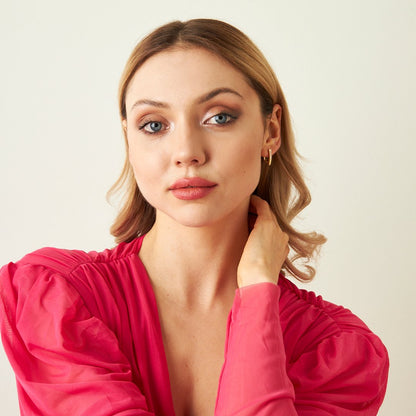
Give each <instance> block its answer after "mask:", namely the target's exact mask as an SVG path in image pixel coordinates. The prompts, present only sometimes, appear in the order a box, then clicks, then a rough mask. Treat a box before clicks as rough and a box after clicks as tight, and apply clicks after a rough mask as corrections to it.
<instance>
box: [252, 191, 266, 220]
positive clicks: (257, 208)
mask: <svg viewBox="0 0 416 416" xmlns="http://www.w3.org/2000/svg"><path fill="white" fill-rule="evenodd" d="M250 212H253V213H254V214H257V215H261V216H264V215H267V214H269V213H270V207H269V204H268V203H267V202H266V201H265V200H264V199H261V198H260V197H259V196H257V195H251V199H250Z"/></svg>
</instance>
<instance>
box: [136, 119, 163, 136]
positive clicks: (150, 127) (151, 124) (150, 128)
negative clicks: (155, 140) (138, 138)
mask: <svg viewBox="0 0 416 416" xmlns="http://www.w3.org/2000/svg"><path fill="white" fill-rule="evenodd" d="M139 129H140V130H144V131H145V132H146V133H150V134H153V133H159V132H160V131H161V130H162V129H163V123H162V122H160V121H148V122H146V123H144V124H142V125H141V126H139Z"/></svg>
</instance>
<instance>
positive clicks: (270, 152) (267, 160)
mask: <svg viewBox="0 0 416 416" xmlns="http://www.w3.org/2000/svg"><path fill="white" fill-rule="evenodd" d="M272 158H273V154H272V149H270V147H269V157H267V156H263V160H264V161H265V162H267V166H271V164H272Z"/></svg>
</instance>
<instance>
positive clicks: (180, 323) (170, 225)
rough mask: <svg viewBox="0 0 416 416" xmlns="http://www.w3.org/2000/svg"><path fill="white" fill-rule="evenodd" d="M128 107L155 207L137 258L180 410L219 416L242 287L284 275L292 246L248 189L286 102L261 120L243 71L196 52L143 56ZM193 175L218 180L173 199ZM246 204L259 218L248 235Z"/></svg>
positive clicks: (130, 135)
mask: <svg viewBox="0 0 416 416" xmlns="http://www.w3.org/2000/svg"><path fill="white" fill-rule="evenodd" d="M155 74H158V76H157V77H155ZM224 88H227V89H232V90H233V91H234V92H231V93H230V92H227V91H225V92H224ZM219 90H221V91H222V92H219ZM213 91H214V92H215V94H212V92H213ZM207 96H211V97H212V98H209V99H206V97H207ZM201 97H202V100H201ZM204 97H205V98H204ZM126 107H127V119H126V120H125V121H124V123H123V124H124V128H125V131H126V135H127V139H128V144H129V157H130V162H131V164H132V167H133V171H134V174H135V177H136V180H137V183H138V185H139V188H140V190H141V191H142V194H143V195H144V196H145V198H146V199H147V200H148V201H149V202H150V203H151V204H152V205H153V206H154V207H155V209H156V221H155V224H154V226H153V228H152V229H151V230H150V231H149V233H148V234H147V235H146V236H145V238H144V240H143V245H142V248H141V251H140V258H141V260H142V262H143V263H144V265H145V267H146V269H147V271H148V274H149V277H150V280H151V283H152V286H153V289H154V293H155V297H156V301H157V305H158V311H159V318H160V322H161V327H162V335H163V341H164V347H165V353H166V359H167V363H168V369H169V378H170V385H171V392H172V398H173V404H174V409H175V413H176V415H178V416H179V415H184V416H185V415H186V416H187V415H198V416H207V415H213V414H214V408H215V401H216V396H217V390H218V382H219V376H220V371H221V367H222V364H223V361H224V345H225V335H226V323H227V318H228V314H229V312H230V309H231V306H232V303H233V299H234V296H235V290H236V289H237V288H238V287H244V286H247V285H251V284H256V283H262V282H272V283H277V279H278V274H279V271H280V269H281V266H282V264H283V262H284V260H285V258H286V256H287V254H288V246H287V242H288V238H287V235H286V234H284V233H283V232H282V231H281V229H280V227H279V225H278V224H277V221H276V219H275V217H274V215H273V213H272V212H271V210H270V208H269V206H268V204H267V202H265V201H263V200H261V199H260V198H258V197H255V196H251V195H252V193H253V191H254V189H255V187H256V185H257V183H258V179H259V174H260V165H261V156H267V155H268V150H269V149H271V150H272V153H275V152H276V151H277V150H278V148H279V146H280V117H281V108H280V106H278V105H275V107H274V109H273V112H272V114H270V115H269V116H268V117H267V119H266V120H265V118H264V116H263V115H262V114H261V111H260V104H259V99H258V97H257V94H256V92H255V91H254V90H253V89H252V88H251V87H250V86H249V85H248V84H247V82H246V81H245V79H244V77H243V76H242V75H241V74H240V73H239V72H238V71H237V70H236V69H235V68H233V67H231V66H230V65H229V64H228V63H225V62H224V61H223V60H221V59H220V58H218V57H216V56H215V55H212V54H211V53H209V52H207V51H204V50H201V49H186V50H181V49H179V50H173V51H168V52H162V53H159V54H157V55H156V56H154V57H152V58H150V59H149V60H148V61H146V63H145V64H144V65H143V66H142V67H141V68H140V69H139V70H138V71H137V72H136V74H135V76H134V78H133V80H132V82H131V86H130V87H129V90H128V92H127V95H126ZM228 112H231V113H232V114H233V115H234V116H235V117H234V118H232V117H228V116H224V114H227V113H228ZM218 114H220V115H221V116H220V117H217V116H218ZM224 121H225V122H224ZM220 122H221V123H220ZM190 177H191V178H192V177H202V178H204V179H207V180H209V181H211V182H215V184H216V186H215V188H213V190H212V191H211V192H210V193H209V194H208V195H206V196H203V197H201V198H196V199H194V200H182V199H180V198H179V199H178V198H177V197H175V195H174V194H173V193H172V192H171V189H170V187H169V186H170V185H171V184H172V183H174V182H175V181H177V180H178V179H180V178H190ZM249 210H250V211H251V212H254V213H256V214H257V220H256V222H255V224H254V227H253V229H252V230H251V232H250V230H249V227H248V213H249Z"/></svg>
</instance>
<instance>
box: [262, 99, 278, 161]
mask: <svg viewBox="0 0 416 416" xmlns="http://www.w3.org/2000/svg"><path fill="white" fill-rule="evenodd" d="M281 121H282V107H281V106H280V104H275V105H274V106H273V110H272V112H271V114H269V115H268V116H267V119H266V127H265V129H264V138H263V147H262V150H261V155H262V156H264V157H268V156H269V149H271V151H272V154H275V153H276V152H277V151H278V150H279V147H280V145H281V130H282V129H281Z"/></svg>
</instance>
